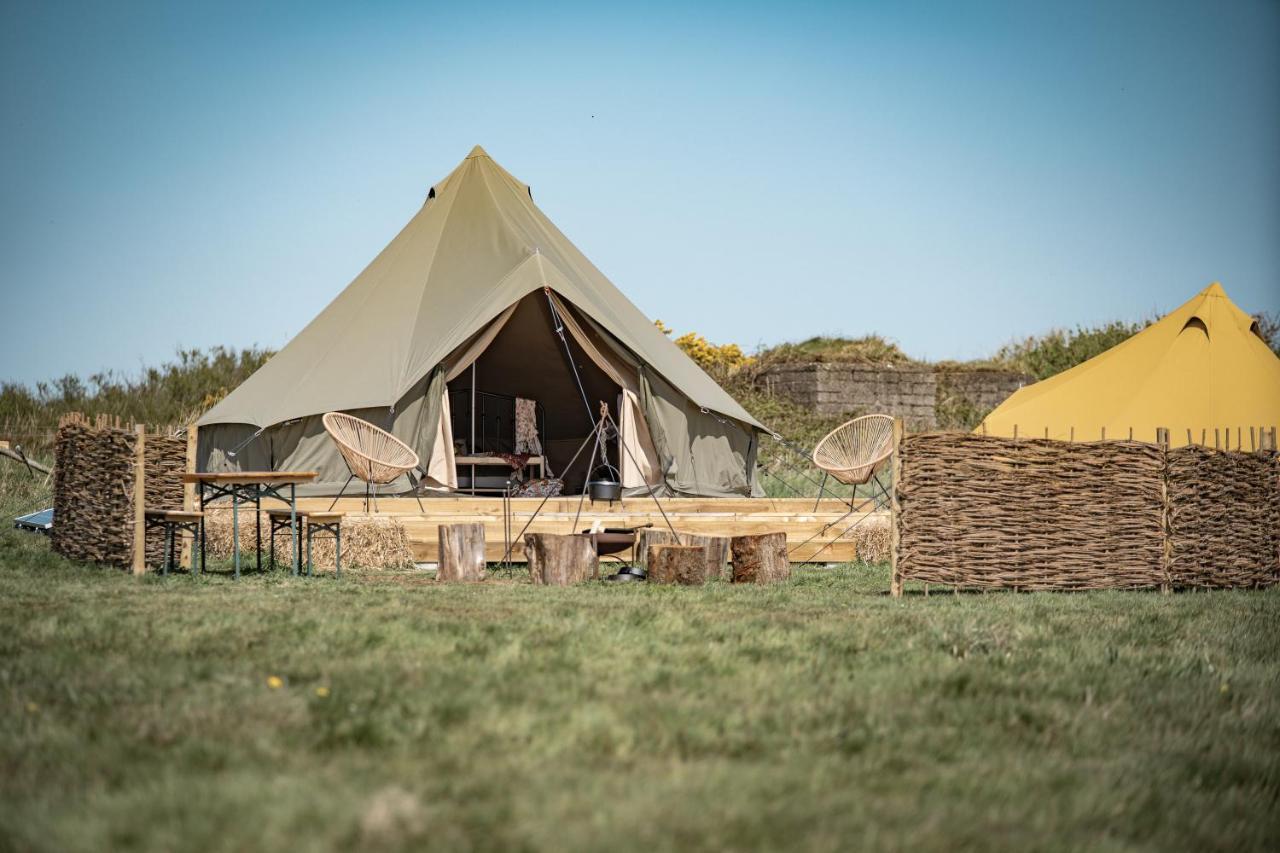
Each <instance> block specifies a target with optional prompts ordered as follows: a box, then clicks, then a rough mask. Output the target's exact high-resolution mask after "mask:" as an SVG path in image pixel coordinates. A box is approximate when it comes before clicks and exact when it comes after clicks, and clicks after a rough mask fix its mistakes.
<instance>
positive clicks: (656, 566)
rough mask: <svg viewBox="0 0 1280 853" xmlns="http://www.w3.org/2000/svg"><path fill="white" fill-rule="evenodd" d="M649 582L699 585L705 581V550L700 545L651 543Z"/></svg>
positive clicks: (648, 560) (648, 559)
mask: <svg viewBox="0 0 1280 853" xmlns="http://www.w3.org/2000/svg"><path fill="white" fill-rule="evenodd" d="M647 562H648V566H649V569H648V571H649V583H668V584H676V583H678V584H683V585H684V586H701V585H702V584H704V583H706V581H707V552H706V549H705V548H703V547H702V546H701V545H651V546H650V547H649V554H648V558H647Z"/></svg>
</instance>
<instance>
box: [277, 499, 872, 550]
mask: <svg viewBox="0 0 1280 853" xmlns="http://www.w3.org/2000/svg"><path fill="white" fill-rule="evenodd" d="M332 502H333V499H332V498H299V500H298V504H299V508H300V509H304V510H310V511H313V512H322V511H324V510H327V509H328V507H329V505H330V504H331V503H332ZM540 502H541V499H540V498H515V499H513V500H512V502H511V509H512V515H511V524H512V531H511V535H512V536H513V537H515V536H517V535H518V534H519V533H520V531H521V530H522V529H523V528H524V526H525V524H526V523H528V522H529V520H530V519H531V518H533V514H534V511H535V510H536V509H537V507H538V504H539V503H540ZM578 502H579V501H578V498H577V497H563V498H551V499H549V500H548V501H547V503H546V505H545V506H543V508H542V511H541V512H539V513H538V515H537V518H536V519H534V520H533V523H532V524H531V525H530V527H529V530H528V532H530V533H571V532H574V531H575V530H578V531H581V530H586V529H588V528H590V527H591V525H592V524H593V523H594V522H595V521H597V520H598V521H600V523H601V526H602V527H635V526H638V525H641V524H648V523H652V524H653V525H654V527H656V528H659V529H664V528H665V527H666V522H665V521H664V520H663V518H662V514H661V512H659V510H658V507H657V506H656V505H655V504H654V502H653V500H651V499H650V498H647V497H645V498H627V499H626V500H624V501H620V502H618V503H614V504H612V505H610V504H607V503H594V504H593V503H592V502H591V501H590V500H588V501H585V502H583V503H582V515H581V517H580V518H579V519H578V522H577V524H574V520H573V519H574V515H575V513H576V512H577V511H578ZM422 503H423V506H424V508H425V509H426V512H425V514H424V513H423V512H422V511H421V510H419V509H418V504H417V501H415V500H414V499H413V498H379V499H378V513H377V515H378V516H379V517H387V516H391V517H394V518H395V519H396V520H397V521H399V522H400V523H401V524H403V525H404V527H405V530H406V531H407V532H408V534H409V539H410V543H411V545H412V547H413V554H414V558H415V559H417V560H419V561H421V562H436V560H437V556H438V545H437V541H436V540H437V536H438V531H437V527H438V526H439V525H441V524H462V523H468V522H472V523H474V522H479V523H481V524H484V526H485V555H486V558H487V559H489V560H491V561H495V562H496V561H498V560H501V559H502V554H503V550H504V548H503V517H502V499H501V498H500V497H440V498H434V497H433V498H425V497H424V498H423V499H422ZM814 504H815V501H814V500H813V499H812V498H719V499H708V498H669V499H664V500H663V501H662V508H663V510H665V511H666V513H667V518H669V519H670V521H671V524H672V525H673V526H674V527H675V529H676V530H677V531H680V532H681V533H704V534H714V535H719V536H736V535H739V534H743V533H767V532H771V531H777V530H781V531H784V532H785V533H786V534H787V541H788V544H789V546H790V547H796V546H800V545H801V543H804V542H805V540H808V539H810V538H811V537H812V538H813V541H811V542H809V543H808V544H807V545H803V547H800V548H798V549H797V550H796V551H795V552H794V553H793V554H792V555H791V558H792V560H795V561H803V560H808V559H810V558H813V557H814V556H815V555H816V561H817V562H833V563H834V562H847V561H849V560H852V559H854V558H855V556H856V549H855V544H854V541H853V539H852V537H851V536H846V537H841V534H842V533H845V531H846V529H847V528H848V527H849V526H850V525H851V524H853V523H854V521H855V520H856V518H858V517H859V516H861V515H865V514H866V513H868V512H870V511H871V509H872V507H871V505H870V504H869V503H868V504H866V505H865V506H864V507H860V508H859V513H858V515H850V516H849V517H847V518H845V519H844V520H843V521H840V518H841V516H844V515H845V514H846V513H848V511H849V507H848V505H847V504H845V503H844V502H843V501H840V500H833V499H826V500H823V501H822V502H821V504H820V505H819V506H818V507H817V509H816V510H815V508H814ZM266 505H267V503H266V502H264V503H263V506H264V507H265V506H266ZM334 510H335V511H341V512H343V513H346V514H347V515H348V516H349V517H352V518H364V517H368V516H366V514H365V510H364V499H363V498H362V497H354V498H342V499H340V500H339V501H338V503H337V506H335V507H334ZM370 515H372V513H370ZM833 522H838V523H835V524H834V525H833V526H832V527H831V529H830V530H824V529H825V528H826V527H827V525H831V524H832V523H833ZM512 559H514V560H516V561H519V562H523V561H524V549H523V547H522V546H521V545H520V544H519V543H517V545H516V547H515V548H514V551H513V554H512Z"/></svg>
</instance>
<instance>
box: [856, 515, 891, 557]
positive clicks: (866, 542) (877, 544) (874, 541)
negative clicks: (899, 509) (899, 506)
mask: <svg viewBox="0 0 1280 853" xmlns="http://www.w3.org/2000/svg"><path fill="white" fill-rule="evenodd" d="M891 533H892V526H891V525H890V523H889V513H887V512H877V513H875V514H873V515H869V516H867V517H866V518H864V519H861V520H860V521H858V523H857V524H856V525H854V526H853V527H852V528H851V529H850V530H849V532H848V534H847V536H848V538H851V539H853V540H854V543H855V547H856V548H857V553H858V559H859V560H861V561H862V562H864V563H883V562H884V561H885V560H888V559H889V537H890V534H891Z"/></svg>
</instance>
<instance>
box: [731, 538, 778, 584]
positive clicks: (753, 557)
mask: <svg viewBox="0 0 1280 853" xmlns="http://www.w3.org/2000/svg"><path fill="white" fill-rule="evenodd" d="M732 548H733V582H734V583H777V582H778V581H784V580H786V579H787V578H789V577H791V563H789V562H788V561H787V534H785V533H761V534H758V535H756V536H735V537H733V543H732Z"/></svg>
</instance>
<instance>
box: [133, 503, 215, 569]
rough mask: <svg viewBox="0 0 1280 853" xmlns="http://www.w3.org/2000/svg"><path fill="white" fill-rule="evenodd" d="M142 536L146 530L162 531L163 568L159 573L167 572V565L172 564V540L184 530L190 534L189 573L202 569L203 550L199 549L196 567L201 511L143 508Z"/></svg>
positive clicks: (202, 514)
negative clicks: (198, 564)
mask: <svg viewBox="0 0 1280 853" xmlns="http://www.w3.org/2000/svg"><path fill="white" fill-rule="evenodd" d="M142 515H143V522H144V527H143V536H145V535H146V531H148V530H163V531H164V568H163V569H162V570H161V572H160V574H162V575H167V574H169V567H170V566H172V565H174V550H175V549H174V541H175V540H176V539H177V538H178V536H179V535H180V534H181V533H183V532H184V531H185V532H187V533H190V534H191V546H192V547H191V574H193V575H194V574H199V573H200V572H202V571H204V550H203V549H201V550H200V568H199V569H198V570H197V569H196V548H195V544H196V540H197V538H198V537H199V535H200V522H201V521H202V520H203V519H204V513H202V512H185V511H182V510H170V509H144V510H143V512H142Z"/></svg>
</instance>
